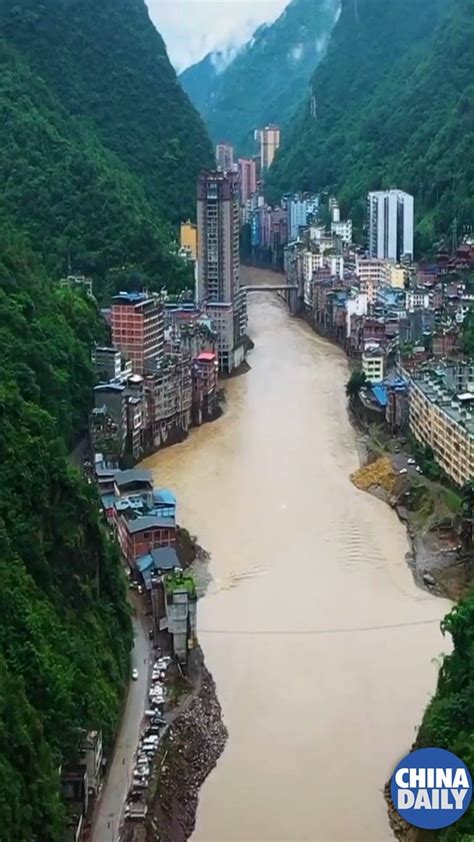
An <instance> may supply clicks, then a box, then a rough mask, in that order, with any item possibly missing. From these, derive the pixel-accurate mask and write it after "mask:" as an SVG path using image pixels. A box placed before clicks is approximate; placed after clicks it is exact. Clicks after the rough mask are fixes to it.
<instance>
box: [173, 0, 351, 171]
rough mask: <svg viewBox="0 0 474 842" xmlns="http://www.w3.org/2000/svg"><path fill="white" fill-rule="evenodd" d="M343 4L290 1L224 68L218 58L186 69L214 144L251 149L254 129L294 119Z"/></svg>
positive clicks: (188, 86) (188, 85) (187, 86)
mask: <svg viewBox="0 0 474 842" xmlns="http://www.w3.org/2000/svg"><path fill="white" fill-rule="evenodd" d="M339 6H340V0H292V2H290V3H289V5H288V6H287V8H286V9H285V10H284V11H283V13H282V14H281V15H280V17H279V18H278V19H277V20H276V21H275V22H274V23H273V24H271V25H268V26H266V25H263V26H261V27H260V28H259V29H257V31H256V32H255V33H254V35H253V36H252V38H251V40H250V41H249V43H248V44H246V45H245V46H244V47H243V48H242V49H241V50H240V51H239V52H238V53H237V55H236V56H235V57H234V58H233V60H232V61H231V62H230V63H229V64H228V65H227V67H226V68H225V69H224V70H222V72H216V67H217V69H218V68H219V65H220V64H221V62H222V56H221V55H220V54H215V55H209V56H206V58H205V59H203V61H202V62H199V63H198V64H197V65H194V66H193V67H191V68H188V69H187V70H185V71H184V72H183V73H182V74H181V76H180V81H181V83H182V85H183V87H184V89H185V90H186V91H187V92H188V93H189V96H190V97H191V99H192V100H193V102H194V103H195V105H196V107H197V108H199V110H200V111H201V114H202V115H203V117H204V120H205V122H206V125H207V127H208V129H209V132H210V134H211V137H212V138H213V140H214V141H215V142H218V141H220V140H229V141H231V142H232V143H234V144H235V145H236V147H237V149H238V151H239V152H240V153H241V154H243V153H248V152H249V151H251V150H252V149H253V131H254V129H256V128H259V127H262V126H264V125H266V124H267V123H270V122H276V123H279V124H280V125H284V124H286V123H287V122H288V121H289V120H291V118H292V116H293V115H294V113H295V111H296V110H297V108H298V105H299V104H300V103H301V102H302V101H303V99H304V97H305V94H306V93H307V86H308V82H309V80H310V77H311V74H312V73H313V71H314V69H315V68H316V66H317V65H318V63H319V62H320V61H321V59H322V57H323V56H324V53H325V51H326V48H327V45H328V41H329V37H330V34H331V30H332V28H333V26H334V23H335V21H336V19H337V15H338V14H339Z"/></svg>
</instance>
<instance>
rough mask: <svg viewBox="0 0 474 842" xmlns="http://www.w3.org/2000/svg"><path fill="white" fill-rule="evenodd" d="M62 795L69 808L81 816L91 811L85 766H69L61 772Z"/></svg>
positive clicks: (78, 764)
mask: <svg viewBox="0 0 474 842" xmlns="http://www.w3.org/2000/svg"><path fill="white" fill-rule="evenodd" d="M61 793H62V796H63V798H64V800H65V801H66V802H67V804H68V807H70V808H71V810H72V812H73V813H77V814H78V815H79V816H85V815H87V811H88V809H89V778H88V775H87V769H86V767H85V766H84V765H82V764H80V763H77V764H72V763H71V764H69V765H68V766H65V767H64V768H63V769H62V770H61Z"/></svg>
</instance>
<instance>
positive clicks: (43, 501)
mask: <svg viewBox="0 0 474 842" xmlns="http://www.w3.org/2000/svg"><path fill="white" fill-rule="evenodd" d="M0 28H1V34H2V38H1V39H0V180H1V184H2V189H1V191H0V575H1V580H2V587H1V590H0V838H1V842H59V840H62V839H63V838H64V837H63V832H64V828H65V823H66V816H65V811H64V805H63V803H62V801H61V798H60V789H59V769H60V767H61V765H63V764H65V763H67V762H69V761H74V760H76V759H77V754H78V748H79V743H80V739H81V734H82V729H88V728H100V729H102V731H103V735H104V740H105V744H106V747H110V744H111V741H112V738H113V735H114V731H115V728H116V724H117V719H118V716H119V711H120V707H121V703H122V699H123V692H124V688H125V685H126V682H127V678H128V670H129V654H130V649H131V645H132V627H131V620H130V611H129V608H128V603H127V599H126V586H125V581H124V575H123V571H122V565H121V561H120V557H119V552H118V549H117V546H116V543H115V542H113V541H112V540H111V538H110V535H109V531H108V529H107V528H106V527H105V525H104V523H103V519H102V515H101V511H100V504H99V498H98V495H97V492H96V490H95V487H94V486H93V485H90V484H88V483H87V482H86V481H85V480H84V479H83V478H82V476H81V475H80V474H79V473H78V472H77V471H76V470H75V469H74V468H73V467H72V466H71V464H70V461H69V459H68V452H69V451H70V449H71V447H72V446H73V445H74V443H75V442H76V441H77V438H78V436H79V435H80V434H81V433H82V432H83V431H84V429H85V428H86V424H87V418H88V413H89V410H90V406H91V401H92V386H93V384H94V379H93V373H92V367H91V358H90V351H91V347H92V346H93V344H94V343H95V342H97V341H104V340H106V339H107V335H106V331H105V323H104V322H103V321H102V319H101V318H100V315H99V312H98V309H97V305H96V303H95V302H93V301H91V300H90V299H87V298H86V297H82V296H81V295H80V294H77V293H73V292H71V291H70V290H69V289H64V288H62V287H61V286H60V285H59V283H58V281H59V278H60V277H61V276H62V275H63V274H65V273H66V272H67V270H68V268H69V267H71V268H72V269H73V270H75V271H83V272H86V273H90V274H91V275H92V276H93V280H94V291H95V293H96V295H97V296H98V297H99V298H107V296H108V295H109V294H110V292H112V291H113V290H115V289H117V287H118V286H124V285H125V284H127V283H136V284H141V283H142V282H146V283H147V284H149V285H150V286H154V287H155V288H156V287H161V286H162V285H163V284H166V285H167V286H168V287H169V288H173V287H175V288H176V287H177V286H182V285H183V284H185V283H186V282H187V276H186V271H185V267H184V264H183V263H182V261H181V260H180V259H179V258H178V257H177V255H176V254H173V253H172V252H173V249H175V247H174V241H175V236H176V234H175V230H176V229H175V227H174V226H175V224H176V222H177V221H178V220H179V219H180V218H181V217H182V216H187V215H188V214H192V213H193V210H194V195H195V180H196V176H197V172H198V170H199V169H200V168H201V167H202V166H206V165H208V164H210V163H211V161H212V148H211V144H210V141H209V139H208V137H207V134H206V131H205V128H204V126H203V123H202V121H201V119H200V117H199V116H198V115H197V113H196V112H195V111H194V108H193V107H192V105H191V103H190V102H189V100H188V99H187V97H186V95H185V94H184V93H183V91H182V90H181V88H180V86H179V83H178V82H177V80H176V77H175V74H174V72H173V70H172V68H171V65H170V64H169V61H168V58H167V55H166V51H165V48H164V45H163V42H162V40H161V38H160V36H159V35H158V33H157V32H156V31H155V29H154V27H153V26H152V24H151V22H150V20H149V17H148V13H147V10H146V6H145V4H144V2H143V0H121V1H120V2H116V0H102V2H101V3H95V2H92V0H43V2H42V3H38V2H36V0H15V2H9V0H0Z"/></svg>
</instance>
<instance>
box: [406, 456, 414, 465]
mask: <svg viewBox="0 0 474 842" xmlns="http://www.w3.org/2000/svg"><path fill="white" fill-rule="evenodd" d="M407 463H408V465H414V464H415V460H414V459H413V458H412V457H411V456H410V458H409V459H407Z"/></svg>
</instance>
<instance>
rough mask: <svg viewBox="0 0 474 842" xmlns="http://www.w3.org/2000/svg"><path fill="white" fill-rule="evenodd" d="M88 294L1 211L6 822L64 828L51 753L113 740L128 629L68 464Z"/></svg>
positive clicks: (31, 833)
mask: <svg viewBox="0 0 474 842" xmlns="http://www.w3.org/2000/svg"><path fill="white" fill-rule="evenodd" d="M102 330H103V328H102V325H101V322H100V319H99V317H98V313H97V311H96V309H95V308H94V306H93V305H92V304H91V303H90V302H89V301H86V300H85V299H82V298H80V297H77V296H74V295H73V294H72V293H70V292H69V291H62V290H58V289H57V287H54V286H53V285H52V284H51V283H50V281H49V280H48V279H47V277H46V276H44V275H43V272H42V270H41V268H40V267H39V266H38V264H37V263H36V261H35V260H34V259H33V258H32V256H31V254H30V253H29V251H28V248H27V247H26V245H25V242H24V240H23V238H22V237H21V236H19V235H18V233H17V232H16V231H15V229H14V227H13V226H12V225H11V224H10V223H9V221H8V220H7V219H6V218H5V216H4V215H0V576H1V581H2V587H1V588H0V828H1V831H0V835H1V839H2V842H32V840H38V842H40V840H41V842H43V840H44V842H56V840H58V841H59V840H61V839H62V838H63V837H62V835H61V832H62V829H63V827H64V808H63V805H62V803H61V800H60V797H59V781H58V766H59V764H60V763H65V762H68V761H74V760H75V759H76V757H77V749H78V744H79V739H80V729H81V728H88V727H91V726H96V727H101V728H103V730H104V736H105V739H106V741H107V742H110V740H111V737H112V735H113V731H114V728H115V725H116V721H117V717H118V714H119V709H120V705H121V698H122V693H123V689H124V684H125V680H126V674H127V668H128V653H129V650H130V645H131V628H130V619H129V613H128V608H127V604H126V599H125V585H124V580H123V576H122V573H121V565H120V562H119V558H118V553H117V550H116V549H115V547H114V546H112V544H111V543H110V540H109V538H108V536H107V534H106V532H105V530H104V527H103V525H102V524H101V519H100V516H99V505H98V499H97V496H96V493H95V490H94V489H93V487H91V486H89V485H88V484H87V483H86V482H85V481H83V480H82V479H81V478H80V477H79V475H78V474H77V473H76V472H75V471H74V470H72V469H71V468H70V466H69V464H68V460H67V458H66V452H67V447H68V446H69V445H70V444H71V442H72V441H73V439H74V437H75V435H76V434H77V432H78V431H79V430H80V429H81V428H82V427H83V425H84V423H85V420H86V416H87V411H88V406H89V401H90V390H91V385H92V383H93V378H92V372H91V367H90V352H89V348H90V344H91V342H92V341H93V340H94V339H99V338H101V331H102Z"/></svg>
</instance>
